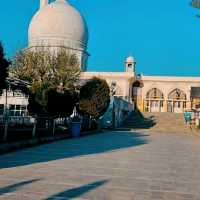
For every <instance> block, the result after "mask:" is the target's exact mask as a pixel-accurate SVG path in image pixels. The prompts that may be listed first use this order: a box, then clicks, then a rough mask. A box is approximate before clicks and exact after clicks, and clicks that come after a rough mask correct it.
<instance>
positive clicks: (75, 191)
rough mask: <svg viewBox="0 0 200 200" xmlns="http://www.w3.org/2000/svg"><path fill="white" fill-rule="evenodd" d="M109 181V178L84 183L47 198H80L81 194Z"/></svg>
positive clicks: (49, 199)
mask: <svg viewBox="0 0 200 200" xmlns="http://www.w3.org/2000/svg"><path fill="white" fill-rule="evenodd" d="M107 182H108V180H102V181H97V182H93V183H90V184H87V185H83V186H80V187H76V188H72V189H69V190H66V191H64V192H61V193H58V194H55V195H53V196H51V197H48V198H47V199H45V200H54V199H68V200H69V199H73V198H78V197H80V196H81V195H83V194H85V193H87V192H89V191H91V190H94V189H95V188H97V187H100V186H102V185H104V184H106V183H107Z"/></svg>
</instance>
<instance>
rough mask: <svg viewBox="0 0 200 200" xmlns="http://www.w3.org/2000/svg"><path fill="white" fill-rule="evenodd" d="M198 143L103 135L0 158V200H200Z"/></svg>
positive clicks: (184, 138) (185, 138)
mask: <svg viewBox="0 0 200 200" xmlns="http://www.w3.org/2000/svg"><path fill="white" fill-rule="evenodd" d="M199 155H200V138H199V137H197V136H191V135H186V134H167V133H166V134H151V135H148V134H135V133H132V132H107V133H103V134H98V135H92V136H88V137H84V138H80V139H75V140H65V141H59V142H56V143H52V144H47V145H42V146H39V147H34V148H30V149H25V150H22V151H18V152H13V153H10V154H5V155H1V156H0V200H7V199H8V200H51V199H59V200H60V199H66V200H67V199H73V200H74V199H77V200H78V199H79V200H94V199H97V200H158V199H159V200H200V173H199V172H200V156H199Z"/></svg>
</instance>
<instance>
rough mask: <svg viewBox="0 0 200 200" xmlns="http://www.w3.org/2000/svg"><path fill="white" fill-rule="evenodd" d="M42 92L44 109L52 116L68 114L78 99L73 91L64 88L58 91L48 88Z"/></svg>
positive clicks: (71, 111)
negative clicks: (44, 99)
mask: <svg viewBox="0 0 200 200" xmlns="http://www.w3.org/2000/svg"><path fill="white" fill-rule="evenodd" d="M44 93H45V97H46V106H45V110H46V112H47V113H48V114H49V115H52V116H57V117H58V116H61V117H66V116H70V115H71V114H72V113H73V109H74V107H75V105H76V103H77V102H78V100H79V99H78V94H77V93H76V92H75V91H70V90H65V91H63V92H60V91H58V90H56V89H55V88H50V89H48V90H46V91H45V92H44Z"/></svg>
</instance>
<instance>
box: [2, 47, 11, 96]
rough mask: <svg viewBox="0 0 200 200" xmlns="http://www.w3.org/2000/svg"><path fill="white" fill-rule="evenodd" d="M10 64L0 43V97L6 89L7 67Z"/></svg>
mask: <svg viewBox="0 0 200 200" xmlns="http://www.w3.org/2000/svg"><path fill="white" fill-rule="evenodd" d="M9 65H10V62H9V61H8V60H7V59H6V58H5V54H4V49H3V46H2V44H1V43H0V95H1V94H2V92H3V89H5V88H6V78H7V77H8V67H9Z"/></svg>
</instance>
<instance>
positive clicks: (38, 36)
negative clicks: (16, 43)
mask: <svg viewBox="0 0 200 200" xmlns="http://www.w3.org/2000/svg"><path fill="white" fill-rule="evenodd" d="M87 42H88V29H87V25H86V22H85V20H84V18H83V17H82V16H81V14H80V13H79V12H78V11H77V10H76V9H75V8H74V7H72V6H71V5H70V4H69V3H68V2H67V1H66V0H56V1H55V2H53V3H51V4H46V5H44V6H42V7H41V8H40V10H39V11H38V12H37V13H36V14H35V16H34V17H33V19H32V21H31V23H30V26H29V47H35V46H47V45H48V46H55V47H56V46H65V47H68V48H72V49H77V50H83V51H87Z"/></svg>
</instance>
